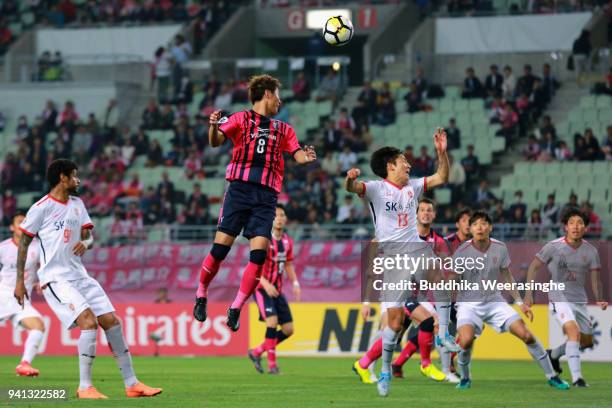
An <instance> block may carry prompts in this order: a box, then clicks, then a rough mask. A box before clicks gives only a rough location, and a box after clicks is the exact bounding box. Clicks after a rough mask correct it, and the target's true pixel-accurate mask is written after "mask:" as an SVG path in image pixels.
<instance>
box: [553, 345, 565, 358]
mask: <svg viewBox="0 0 612 408" xmlns="http://www.w3.org/2000/svg"><path fill="white" fill-rule="evenodd" d="M564 355H565V343H563V344H562V345H560V346H559V347H557V348H554V349H552V350H551V351H550V356H551V357H552V358H554V359H557V358H561V357H562V356H564Z"/></svg>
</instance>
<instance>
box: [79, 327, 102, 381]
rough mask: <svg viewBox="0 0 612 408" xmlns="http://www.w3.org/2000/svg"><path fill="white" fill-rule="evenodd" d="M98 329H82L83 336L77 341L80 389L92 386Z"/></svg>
mask: <svg viewBox="0 0 612 408" xmlns="http://www.w3.org/2000/svg"><path fill="white" fill-rule="evenodd" d="M97 334H98V330H97V329H96V330H81V336H80V337H79V341H78V342H77V349H78V351H79V376H80V382H79V389H81V390H84V389H86V388H88V387H91V385H92V383H91V370H92V367H93V362H94V358H96V335H97Z"/></svg>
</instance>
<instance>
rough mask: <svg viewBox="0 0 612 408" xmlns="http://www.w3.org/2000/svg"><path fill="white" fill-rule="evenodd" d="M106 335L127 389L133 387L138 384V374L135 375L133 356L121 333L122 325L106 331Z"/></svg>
mask: <svg viewBox="0 0 612 408" xmlns="http://www.w3.org/2000/svg"><path fill="white" fill-rule="evenodd" d="M105 333H106V339H107V340H108V344H109V346H110V348H111V350H112V351H113V356H115V360H116V361H117V365H118V366H119V369H120V370H121V375H122V376H123V382H124V383H125V386H126V387H131V386H132V385H134V384H136V383H137V382H138V380H137V379H136V374H134V366H133V365H132V355H131V354H130V352H129V350H128V348H127V345H126V344H125V339H124V338H123V333H122V332H121V325H120V324H118V325H115V326H113V327H111V328H110V329H108V330H106V331H105Z"/></svg>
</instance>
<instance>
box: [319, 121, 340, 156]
mask: <svg viewBox="0 0 612 408" xmlns="http://www.w3.org/2000/svg"><path fill="white" fill-rule="evenodd" d="M341 142H342V133H341V132H340V131H339V130H336V123H335V122H334V121H333V120H331V119H328V120H327V121H326V122H325V129H324V130H323V148H324V149H325V150H326V151H334V152H337V151H340V144H341Z"/></svg>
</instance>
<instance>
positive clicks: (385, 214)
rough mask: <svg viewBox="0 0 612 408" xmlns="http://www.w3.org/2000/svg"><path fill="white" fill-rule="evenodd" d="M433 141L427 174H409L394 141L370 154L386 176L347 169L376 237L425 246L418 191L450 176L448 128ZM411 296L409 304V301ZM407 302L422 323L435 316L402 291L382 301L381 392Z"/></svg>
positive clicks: (384, 392)
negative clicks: (434, 160) (432, 166)
mask: <svg viewBox="0 0 612 408" xmlns="http://www.w3.org/2000/svg"><path fill="white" fill-rule="evenodd" d="M434 144H435V147H436V152H437V155H438V169H437V171H436V173H435V174H434V175H432V176H429V177H424V178H419V179H415V180H411V179H409V176H408V174H409V172H410V164H408V161H407V160H406V157H405V156H404V155H403V154H402V152H401V151H400V150H399V149H396V148H394V147H383V148H381V149H379V150H377V151H376V152H374V153H373V154H372V158H371V161H370V166H371V167H372V171H373V172H374V174H376V175H377V176H379V177H380V178H381V179H382V180H376V181H368V182H362V181H358V180H357V177H358V176H359V174H360V172H359V169H351V170H349V171H348V172H347V176H346V182H345V187H346V190H347V191H349V192H352V193H357V194H359V195H360V196H362V197H366V199H367V202H368V206H369V208H370V212H371V215H372V219H373V221H374V226H375V235H376V236H375V238H376V240H377V241H378V243H379V244H380V243H385V242H388V243H392V242H395V243H401V244H408V246H412V247H413V249H414V250H418V251H421V250H422V249H423V248H422V245H421V244H423V241H422V240H421V239H420V238H419V234H418V231H417V227H416V210H417V206H418V200H419V197H420V196H421V194H422V193H424V192H425V191H426V190H427V189H428V188H434V187H437V186H440V185H442V184H444V183H446V181H447V180H448V167H449V166H448V157H447V154H446V147H447V142H446V133H445V132H444V130H443V129H437V130H436V132H435V134H434ZM410 256H417V255H416V254H415V255H410ZM408 301H409V304H408V303H406V302H408ZM405 306H409V308H415V309H414V310H416V308H418V309H419V311H418V312H417V314H415V313H414V310H410V312H411V313H412V316H411V317H413V318H416V319H417V320H420V321H421V322H423V323H424V321H425V320H429V318H431V314H430V313H429V312H428V311H427V310H426V309H425V308H423V307H422V306H419V305H418V302H415V301H413V299H404V298H403V297H402V298H401V299H400V298H398V299H396V301H391V302H384V303H383V307H386V308H387V320H388V322H387V327H386V328H385V329H384V330H383V332H382V341H381V342H382V369H381V374H380V377H379V379H378V384H377V388H378V392H379V394H380V395H381V396H387V395H388V394H389V386H390V382H391V360H392V358H393V350H394V349H395V345H396V343H397V339H398V336H399V335H400V332H401V330H402V327H403V321H404V316H405V311H404V307H405ZM421 309H422V311H423V314H422V315H421V313H420V312H421ZM425 313H427V315H425ZM427 326H429V324H427ZM431 326H432V327H431V331H429V332H428V334H427V335H424V337H425V336H427V337H429V336H431V339H430V340H429V342H430V343H429V345H428V346H427V347H428V348H429V349H431V343H432V342H433V318H432V319H431ZM424 340H425V339H424ZM424 343H426V341H424ZM425 352H426V350H425ZM422 363H423V362H422ZM425 363H427V362H426V361H425ZM430 365H431V364H430Z"/></svg>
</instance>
